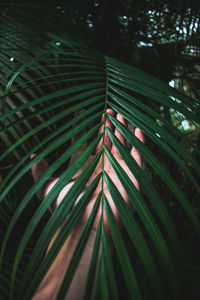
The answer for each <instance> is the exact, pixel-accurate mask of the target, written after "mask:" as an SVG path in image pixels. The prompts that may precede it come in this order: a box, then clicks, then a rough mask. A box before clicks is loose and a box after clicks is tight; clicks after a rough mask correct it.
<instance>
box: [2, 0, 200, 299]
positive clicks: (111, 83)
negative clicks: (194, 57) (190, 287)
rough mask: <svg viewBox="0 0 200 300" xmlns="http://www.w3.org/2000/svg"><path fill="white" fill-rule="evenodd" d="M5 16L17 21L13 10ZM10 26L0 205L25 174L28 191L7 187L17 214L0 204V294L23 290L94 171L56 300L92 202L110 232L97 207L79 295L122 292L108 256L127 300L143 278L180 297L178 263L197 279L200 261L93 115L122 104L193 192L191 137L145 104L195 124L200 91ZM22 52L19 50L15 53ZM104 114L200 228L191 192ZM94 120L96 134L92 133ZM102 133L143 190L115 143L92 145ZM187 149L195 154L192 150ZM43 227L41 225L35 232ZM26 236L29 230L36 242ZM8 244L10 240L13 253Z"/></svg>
mask: <svg viewBox="0 0 200 300" xmlns="http://www.w3.org/2000/svg"><path fill="white" fill-rule="evenodd" d="M37 7H38V6H37V5H36V6H35V8H34V5H33V7H32V8H31V6H30V7H29V5H27V7H26V9H25V10H24V11H23V14H24V18H25V20H26V24H27V26H29V25H30V23H31V20H29V19H28V18H27V17H28V16H30V11H31V9H33V8H34V9H37ZM29 9H30V10H29ZM16 12H17V13H18V14H20V7H19V10H18V9H16ZM55 17H56V14H55ZM13 21H14V23H15V22H16V24H18V22H17V18H16V19H15V20H14V19H13ZM29 22H30V23H29ZM48 24H50V20H46V24H43V25H42V24H40V23H38V24H35V29H33V31H34V30H35V31H34V32H40V30H41V28H43V29H44V28H46V27H45V26H47V28H48ZM4 25H5V24H4ZM16 26H18V25H16ZM17 28H18V27H17ZM4 29H5V27H4ZM9 30H10V34H9V35H8V36H7V37H5V39H4V43H5V45H6V47H7V48H8V47H11V48H13V49H14V48H15V51H14V50H13V51H14V52H13V53H14V54H15V56H16V60H17V66H15V67H14V68H12V67H11V66H10V65H8V64H7V63H6V62H5V59H4V58H5V57H7V58H8V54H7V53H6V52H5V51H2V54H1V55H0V59H1V61H2V62H3V69H2V70H3V71H2V73H1V78H2V80H1V81H2V86H1V95H2V97H1V115H0V121H1V129H0V138H1V142H2V145H3V148H2V149H3V151H2V152H1V153H0V161H1V163H4V162H8V161H12V162H14V163H13V168H12V169H11V170H9V171H8V172H6V175H5V176H4V177H3V179H2V180H1V195H0V202H1V205H2V207H3V205H5V207H6V203H7V204H9V205H11V206H12V198H13V195H14V191H15V190H16V189H17V188H19V189H20V187H21V186H22V182H23V181H24V180H25V179H26V178H28V182H29V183H28V187H27V190H26V189H23V188H21V191H20V194H19V195H18V196H17V197H16V195H15V197H16V207H15V209H13V211H14V212H12V209H11V210H9V211H10V212H11V213H10V215H9V216H6V218H5V214H4V209H2V210H0V222H1V223H3V224H4V227H3V228H5V227H7V228H6V229H5V231H4V232H1V237H2V247H1V252H0V265H1V269H2V270H4V271H3V272H2V273H1V274H0V279H1V280H2V282H3V286H2V288H1V290H0V292H2V294H3V295H4V298H5V299H9V297H10V299H27V300H28V299H31V297H32V296H33V294H34V292H35V291H36V289H37V287H38V286H39V283H40V281H41V280H42V278H43V277H44V276H45V274H46V273H47V271H48V269H49V268H50V266H51V264H52V262H53V261H54V259H55V257H56V255H57V254H58V252H59V250H60V249H61V247H62V246H63V244H64V242H65V241H66V239H67V237H68V236H69V235H70V233H71V232H72V230H73V228H74V227H75V226H76V225H77V224H78V222H79V220H80V218H81V216H82V214H83V213H84V210H85V208H86V207H87V205H88V203H89V202H90V200H91V198H92V196H93V193H94V191H95V189H96V186H97V184H98V182H99V180H102V182H104V183H103V184H102V189H101V192H100V194H99V196H98V199H97V201H96V203H95V205H94V208H93V210H92V212H91V215H90V217H89V219H88V221H87V223H86V225H85V227H84V230H83V232H82V235H81V237H80V239H79V241H78V244H77V247H76V249H75V252H74V255H73V257H72V259H71V262H70V265H69V268H68V270H67V272H66V274H65V278H64V281H63V284H62V286H61V289H60V291H59V293H58V296H57V299H63V297H64V295H65V293H66V292H67V290H68V288H69V285H70V283H71V281H72V279H73V276H74V274H75V271H76V268H77V266H78V263H79V261H80V259H81V256H82V254H83V251H84V249H85V247H87V241H88V237H89V235H90V231H91V228H92V224H93V222H94V219H95V217H96V214H97V210H98V206H99V205H100V206H101V209H102V212H103V210H105V213H106V216H107V219H108V224H109V227H110V233H111V234H110V236H109V237H108V234H107V232H106V229H105V227H104V223H103V215H102V214H101V216H100V219H99V223H98V229H97V233H96V239H95V243H94V248H93V254H92V258H91V261H90V268H89V274H88V277H87V278H88V281H87V285H86V290H85V299H90V298H92V296H94V297H96V298H98V294H99V295H101V296H102V299H110V298H112V299H120V292H121V291H120V287H119V284H118V276H117V274H116V273H115V271H116V268H117V267H116V265H117V266H118V268H119V269H120V271H121V274H122V277H123V282H124V285H125V286H126V287H127V290H128V293H129V297H130V299H143V298H144V297H145V296H144V295H145V292H144V288H143V286H142V285H143V282H144V284H146V283H145V282H147V281H148V282H150V283H148V284H146V286H149V285H150V286H151V288H152V290H153V292H152V293H153V295H154V296H153V297H154V298H155V299H161V298H163V299H164V295H165V293H166V289H167V290H169V293H170V294H171V295H172V296H173V297H179V295H180V290H179V289H180V286H179V284H180V278H179V277H178V271H177V269H178V267H180V266H181V268H182V269H184V266H186V267H185V270H186V271H185V272H186V273H187V274H188V273H189V275H188V276H190V275H191V274H194V276H195V278H197V279H199V273H198V270H199V269H198V266H197V269H196V268H194V264H193V263H191V264H190V267H188V262H187V259H185V256H184V255H182V244H183V243H182V237H181V236H179V233H178V228H177V220H176V219H175V218H174V216H173V215H172V214H171V210H170V209H169V206H168V205H167V203H164V202H163V201H162V194H161V192H160V190H157V189H156V187H155V186H154V185H153V183H152V182H151V179H150V178H149V177H148V175H147V173H146V172H145V171H144V170H143V169H141V168H140V167H139V166H138V165H137V163H136V162H135V160H134V159H133V157H132V156H131V155H130V151H129V150H128V149H127V147H125V146H123V145H122V144H121V143H120V141H119V140H118V139H117V138H116V136H115V134H114V130H113V131H111V130H109V129H108V128H107V127H106V126H105V119H104V121H103V122H102V121H101V115H102V114H103V113H106V110H107V109H108V108H112V109H113V110H114V112H115V114H117V113H120V114H121V115H122V116H123V117H124V118H125V119H126V120H127V122H128V123H129V124H132V125H133V126H137V127H138V128H140V129H141V130H142V131H143V132H144V134H145V135H146V137H147V138H148V139H149V140H150V141H151V143H152V144H153V145H154V146H155V147H156V149H160V151H161V152H162V153H164V154H163V155H165V157H167V158H169V159H171V160H172V161H173V165H174V168H178V169H179V170H181V172H182V173H183V174H184V176H185V177H186V178H187V180H188V182H189V183H190V184H191V186H192V188H194V189H195V193H197V195H199V194H200V188H199V184H198V179H197V176H198V174H199V173H200V166H199V164H198V158H197V156H196V157H193V156H192V155H191V154H190V153H189V152H188V151H187V149H186V146H185V145H188V146H190V147H194V144H193V142H192V141H191V140H189V139H188V138H187V137H186V136H185V135H184V133H182V132H181V131H179V130H178V129H177V128H176V127H174V126H173V124H172V123H171V122H170V121H169V120H166V119H165V118H164V117H163V116H161V115H160V114H159V112H158V111H156V110H154V109H153V107H156V106H159V105H163V106H165V107H167V108H173V109H174V110H176V111H178V112H180V113H181V114H183V115H184V116H185V117H187V119H188V120H191V121H193V122H199V116H198V115H197V110H198V107H199V103H198V101H197V100H195V99H190V98H189V97H187V96H185V95H183V94H181V93H179V92H178V91H177V90H175V89H172V88H171V87H169V86H168V85H167V84H165V83H164V82H162V81H161V80H159V79H157V78H155V77H153V76H150V75H148V74H146V73H144V72H143V71H141V70H138V69H136V68H134V67H132V66H130V65H127V64H125V63H123V62H121V61H119V60H116V59H114V58H111V57H108V56H103V55H101V54H100V53H98V52H96V51H93V50H90V49H88V48H87V46H86V45H84V44H83V43H82V42H79V41H77V39H75V38H69V37H68V36H67V35H66V36H65V35H62V34H61V35H59V34H52V33H49V32H48V31H47V30H46V31H45V30H44V33H43V34H42V33H40V35H39V36H40V38H41V37H42V38H44V39H46V40H47V41H48V42H47V43H46V44H45V46H44V47H40V44H39V43H38V40H37V38H35V39H34V38H33V43H34V47H33V49H32V50H30V48H28V47H26V46H25V45H24V44H20V42H19V40H17V38H16V37H15V36H14V35H12V34H11V32H12V30H11V29H9ZM9 30H8V31H9ZM41 32H42V31H41ZM39 36H38V38H39ZM1 38H2V37H1ZM40 38H39V39H40ZM55 41H60V43H61V44H62V47H61V48H60V49H58V48H57V47H56V46H55ZM24 42H26V41H25V40H24ZM25 44H26V43H25ZM16 49H18V50H16ZM23 53H25V54H26V55H22V54H23ZM14 54H13V55H14ZM4 69H5V70H4ZM152 103H153V105H152ZM82 109H84V111H81V113H80V114H78V115H76V116H75V115H74V112H77V111H80V110H82ZM106 115H107V117H108V118H109V119H110V121H111V122H112V124H113V128H117V129H118V130H119V131H120V132H121V133H122V134H123V136H124V137H125V138H126V140H127V141H128V142H129V143H130V145H132V146H134V147H135V148H136V149H137V150H138V151H139V152H140V153H141V155H142V157H143V159H144V160H145V161H146V162H147V163H148V165H149V166H150V167H151V168H152V170H153V171H152V172H154V174H155V176H156V177H157V178H158V180H159V182H160V184H162V186H163V187H164V189H166V191H168V192H169V194H170V197H173V201H174V202H175V203H178V204H176V205H177V206H178V207H179V209H180V210H181V212H182V213H183V214H185V216H186V217H185V219H186V222H187V224H189V225H188V226H191V231H193V230H195V231H194V232H195V234H194V235H195V237H196V236H199V234H200V223H199V219H198V217H197V215H196V213H195V211H194V209H193V206H192V203H190V202H191V201H190V199H189V196H188V195H185V194H184V191H182V190H181V187H180V186H179V184H178V182H176V178H174V176H173V174H171V172H170V170H168V169H167V166H166V165H164V164H163V163H162V162H161V161H160V160H159V158H158V157H157V155H155V153H153V150H152V149H150V147H149V146H148V145H144V144H143V143H141V142H140V141H139V140H138V139H137V138H136V137H135V136H134V134H133V133H132V132H131V131H130V130H129V129H128V128H127V127H125V126H123V125H122V124H121V123H120V122H119V121H117V120H116V118H115V117H112V116H111V115H109V114H107V113H106ZM102 124H103V127H104V129H103V133H102V134H98V132H99V129H100V127H101V126H102ZM84 129H86V133H85V134H83V135H82V136H81V137H80V138H79V139H78V140H77V141H76V142H75V143H74V144H73V145H71V138H72V137H75V136H76V135H77V134H78V133H79V134H80V133H81V132H82V131H83V130H84ZM106 132H107V133H108V135H109V137H110V139H111V141H112V143H113V144H114V145H115V147H116V149H117V151H118V152H119V154H120V156H121V157H122V158H123V160H124V161H125V162H126V164H127V165H128V166H129V168H130V171H131V172H132V173H133V174H134V176H135V177H136V179H137V181H138V183H139V184H140V186H141V193H139V192H138V191H137V189H136V187H135V186H134V184H133V183H132V182H131V180H130V179H129V177H128V176H127V174H126V173H125V172H124V170H123V169H122V167H121V166H120V164H119V163H118V162H117V160H116V159H115V157H114V156H113V155H112V153H111V151H110V150H109V149H107V148H106V146H105V143H103V146H102V151H101V152H100V153H98V154H94V153H95V148H96V146H97V144H98V142H99V141H100V139H101V138H103V141H104V136H105V133H106ZM180 140H183V141H184V145H183V143H182V144H180V142H179V141H180ZM85 142H88V145H87V147H86V148H85V150H84V152H83V153H82V154H81V156H80V157H79V158H78V159H77V160H76V161H75V162H74V163H73V164H72V165H70V166H68V164H69V160H70V157H71V156H72V155H73V154H75V153H76V151H77V150H78V149H79V148H80V147H81V146H83V145H84V144H85ZM195 151H196V153H197V154H198V155H199V150H198V149H196V150H195ZM32 153H37V156H36V157H35V158H34V159H32V160H30V159H29V157H30V154H32ZM90 155H94V158H93V160H92V161H91V163H90V164H89V165H88V166H87V167H86V168H85V169H84V171H83V173H82V174H81V175H80V177H78V178H77V179H76V180H75V183H74V185H73V186H72V188H71V189H70V190H69V192H68V193H67V194H66V196H65V198H64V199H63V201H62V203H61V204H60V205H59V206H58V208H57V209H56V210H55V212H54V214H53V215H52V216H49V214H48V213H47V212H48V208H49V206H50V205H51V203H53V201H54V200H55V198H56V197H57V196H58V194H59V193H60V191H61V190H62V189H63V188H64V187H65V186H66V184H67V183H68V182H69V181H70V180H71V179H72V177H73V176H74V175H75V174H76V172H77V171H78V170H79V169H80V168H81V167H82V166H83V165H84V163H85V162H86V161H87V159H88V157H89V156H90ZM104 155H106V157H107V159H108V160H109V162H110V164H111V166H112V168H113V169H114V171H115V173H116V174H117V176H118V178H119V180H120V181H121V184H122V185H123V187H124V189H125V190H126V192H127V194H128V195H129V198H130V200H131V202H132V203H133V206H134V208H135V211H136V212H135V214H132V213H131V211H130V209H129V207H128V206H127V204H126V202H125V201H124V199H123V197H122V195H121V194H120V192H119V190H118V187H117V186H116V184H115V182H113V180H112V178H110V177H109V174H107V173H106V172H105V170H104ZM44 157H47V158H48V159H49V161H50V162H51V163H50V167H49V169H48V170H47V171H46V172H45V173H44V174H43V176H42V177H41V178H40V179H39V180H38V182H37V183H35V184H33V182H32V179H31V176H30V169H31V168H32V166H33V165H34V164H35V163H36V162H38V161H39V160H40V159H42V158H44ZM52 157H53V159H52ZM101 157H102V158H103V159H102V169H101V172H100V173H99V174H98V175H97V176H96V178H95V179H94V181H93V182H92V183H91V186H89V187H88V188H87V189H86V190H85V192H84V194H83V196H82V198H81V201H80V202H79V203H78V204H77V205H76V206H75V208H74V209H72V207H73V204H74V203H75V201H76V199H77V197H78V196H79V195H80V193H81V192H82V191H83V189H84V187H85V185H86V183H87V182H88V180H89V178H90V177H91V175H92V173H93V171H94V169H95V167H96V166H97V163H98V161H99V159H100V158H101ZM60 172H63V174H62V175H61V176H60V178H59V180H58V181H57V183H56V184H55V186H54V187H53V189H52V190H51V191H50V193H49V194H48V195H47V196H46V197H45V199H44V201H42V202H41V203H39V204H35V205H36V207H35V208H33V207H34V203H35V202H36V201H37V200H36V197H35V195H36V193H37V192H38V190H39V189H40V188H41V187H42V186H43V184H44V183H45V182H46V180H47V179H48V178H49V177H50V176H59V175H57V174H59V173H60ZM104 184H105V185H106V186H107V188H108V190H109V192H110V194H111V196H112V198H113V201H114V203H115V205H116V208H117V210H118V213H119V216H120V218H121V221H122V223H123V230H124V232H125V233H126V234H127V236H128V239H129V242H128V243H127V242H126V239H125V236H123V234H122V229H121V228H120V226H119V224H118V223H117V222H116V220H115V217H114V215H113V212H112V209H111V208H110V204H109V201H108V200H107V199H106V197H105V194H104V191H103V185H104ZM30 207H31V208H32V211H31V216H30V218H29V220H28V223H27V224H26V228H24V229H23V230H22V234H21V236H20V238H18V239H17V241H16V244H15V243H14V242H13V234H14V233H15V230H17V228H18V224H19V222H20V220H21V219H23V217H24V216H25V215H26V213H27V210H28V209H29V208H30ZM1 211H2V213H1ZM68 213H71V214H70V217H69V218H68V219H67V221H66V222H65V224H64V226H63V227H62V230H61V231H60V233H59V235H58V237H57V238H56V240H55V242H54V244H53V246H52V248H51V249H50V251H49V252H48V254H47V255H46V256H45V253H46V249H47V247H48V245H49V243H50V241H51V239H52V238H53V236H54V234H55V232H56V231H57V229H58V228H59V226H60V225H61V224H62V222H63V220H64V219H65V217H66V215H67V214H68ZM5 224H7V226H5ZM41 224H42V225H41ZM40 225H41V226H42V230H41V232H39V233H38V228H39V226H40ZM34 239H36V240H35V242H34V243H33V242H32V241H33V240H34ZM109 239H112V243H113V247H114V252H115V254H116V255H115V257H114V258H113V256H112V255H111V254H112V247H111V246H110V242H109ZM13 245H14V249H15V250H13V251H10V248H11V247H12V246H13ZM130 249H132V253H133V254H134V259H135V261H138V265H139V266H140V270H139V271H138V268H137V264H136V263H135V262H134V261H133V257H132V255H133V254H131V252H130ZM44 256H45V257H44ZM177 266H178V267H177ZM141 270H142V271H141ZM188 270H189V271H188ZM141 272H142V276H141ZM98 280H99V281H100V282H98ZM164 281H167V284H164V283H163V282H164Z"/></svg>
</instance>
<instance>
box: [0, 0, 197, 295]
mask: <svg viewBox="0 0 200 300" xmlns="http://www.w3.org/2000/svg"><path fill="white" fill-rule="evenodd" d="M30 16H31V18H30ZM199 19H200V7H199V2H198V1H194V0H193V1H186V0H179V1H172V0H168V1H159V0H135V1H132V0H126V1H125V0H124V1H119V0H116V1H112V0H102V1H98V0H90V1H88V0H87V1H86V0H82V1H81V0H77V1H75V0H68V1H66V0H57V1H56V0H55V1H45V0H44V1H1V4H0V21H1V25H0V77H1V82H0V84H1V86H0V96H2V95H3V94H5V91H6V90H7V89H8V85H7V83H8V82H9V79H10V78H11V76H12V74H13V73H14V72H15V70H17V69H18V68H19V67H20V66H21V64H22V63H26V62H27V61H28V60H29V59H30V58H32V57H33V56H34V55H35V53H38V54H41V55H42V50H47V49H56V50H58V49H64V48H65V47H66V46H67V47H68V46H71V47H73V44H71V45H66V44H65V39H64V37H66V36H68V37H73V39H72V40H76V42H74V43H76V45H75V46H76V47H80V49H83V51H84V49H85V51H86V48H85V45H87V47H88V48H89V49H90V50H91V49H93V51H94V53H96V50H98V51H99V52H100V53H102V54H104V55H108V56H112V57H114V58H117V59H120V60H122V61H124V62H126V63H128V64H130V65H132V66H135V67H137V68H139V69H141V70H143V71H145V72H147V73H149V74H151V75H154V76H156V77H158V78H159V79H161V80H163V81H164V82H166V83H168V84H169V85H170V86H172V87H175V88H176V89H178V90H179V91H181V92H182V93H184V94H186V95H188V96H189V97H191V98H193V99H196V100H198V101H199V100H200V22H199ZM58 36H59V37H60V38H59V39H57V37H58ZM62 37H63V39H62ZM53 59H55V61H56V59H57V57H56V55H55V57H54V58H53ZM47 68H48V65H47ZM51 71H52V70H51ZM52 75H53V71H52ZM34 76H35V75H34V74H33V72H32V71H31V70H30V78H34ZM54 79H55V80H56V78H54ZM26 81H27V90H28V87H29V86H34V82H31V81H30V82H29V83H28V77H27V78H26ZM12 88H14V89H16V91H17V92H18V93H20V90H17V88H18V87H17V83H16V86H15V85H14V86H13V87H12ZM41 89H42V90H43V91H47V87H46V86H45V85H44V86H42V85H41ZM48 89H49V87H48ZM32 90H33V94H27V97H30V99H31V98H33V97H34V95H37V96H40V90H39V88H36V89H35V90H34V89H32ZM53 90H56V83H55V85H53V84H52V90H51V91H53ZM27 93H28V92H27ZM172 100H173V101H175V102H176V101H179V100H177V99H176V98H174V97H173V98H172ZM9 101H10V102H9V103H8V105H9V106H10V107H12V100H11V99H10V100H9ZM144 101H145V100H144ZM3 103H4V102H3V101H1V113H4V112H5V110H4V109H5V107H4V104H3ZM148 105H149V106H151V108H152V109H153V110H154V111H156V112H157V113H159V114H160V115H161V116H162V117H164V118H165V119H167V120H168V121H169V122H170V123H171V124H173V125H174V126H176V127H177V128H178V129H179V130H180V131H182V132H184V134H185V135H186V136H187V137H188V138H189V139H190V140H191V142H192V143H191V144H190V146H188V145H187V146H186V147H187V150H188V151H189V152H190V153H191V154H192V155H193V156H194V157H195V159H196V160H197V161H198V162H199V161H200V160H199V156H197V153H196V152H195V151H196V150H195V149H198V148H199V146H200V124H198V123H196V122H190V121H189V120H187V118H186V117H185V116H184V115H183V114H181V113H179V112H177V111H175V110H174V109H172V108H169V107H167V106H166V107H164V106H162V105H160V103H159V102H153V101H152V102H151V101H149V104H148ZM198 112H200V106H198V107H197V113H198ZM159 122H160V121H159V120H158V123H159ZM48 130H49V131H53V126H52V127H51V126H49V128H48ZM9 138H10V141H9V140H6V138H4V143H3V144H2V145H1V152H2V153H3V151H5V149H6V148H7V147H9V145H10V144H9V143H12V135H11V136H10V137H9ZM33 142H34V143H35V142H36V141H33ZM178 142H179V143H180V144H182V145H184V144H185V141H184V139H181V138H180V140H179V141H178ZM147 145H148V146H149V147H151V149H152V152H153V153H154V154H156V156H157V158H159V160H160V161H161V163H162V164H163V165H166V166H168V169H169V170H170V171H171V172H170V173H171V175H172V177H173V178H176V181H177V182H178V184H179V186H180V187H181V189H182V191H183V192H184V194H185V195H186V196H188V198H189V199H190V200H191V204H192V206H193V208H194V210H195V211H196V213H197V215H198V217H200V203H199V198H198V197H197V195H196V192H195V188H194V187H193V186H191V184H190V183H188V180H187V178H186V177H185V174H184V173H183V172H182V171H181V170H180V169H178V168H176V169H174V164H173V161H172V160H171V159H170V158H169V156H167V155H165V153H164V152H162V151H161V150H160V149H159V148H158V147H156V144H153V143H152V142H151V141H150V140H148V139H147ZM24 147H25V148H24V151H25V152H26V151H27V149H29V148H30V147H31V145H24ZM21 155H22V154H21V153H18V154H17V153H16V154H15V156H13V157H12V158H10V159H9V161H7V160H4V161H3V163H2V165H1V166H0V182H1V181H2V179H3V178H4V177H5V176H6V174H7V173H8V171H9V170H10V168H12V166H13V165H14V164H15V163H16V157H17V156H19V157H20V156H21ZM58 156H59V152H57V153H54V154H53V155H52V157H51V156H50V157H49V161H50V162H53V161H54V160H55V157H58ZM144 164H145V169H146V172H147V174H148V175H149V177H150V178H151V181H152V183H153V184H154V186H156V188H157V190H158V191H160V192H161V194H162V199H163V202H164V203H165V204H166V206H167V207H168V209H169V211H170V214H171V215H172V216H173V217H174V220H175V222H177V228H178V232H179V235H180V236H181V235H182V236H183V240H184V236H185V234H186V232H187V241H186V240H184V243H185V244H184V245H185V257H186V260H187V257H188V261H189V262H188V268H190V269H188V273H187V274H186V273H184V276H185V278H184V279H183V295H184V292H185V290H184V280H185V282H186V281H191V286H192V287H193V288H191V290H190V291H189V292H188V291H187V295H189V293H191V295H192V296H191V299H192V297H193V298H194V299H195V297H197V298H196V299H198V297H199V287H198V283H199V279H200V274H199V272H197V271H196V270H197V269H198V267H199V266H200V259H199V257H198V255H199V253H198V251H197V249H199V248H198V247H197V248H196V249H195V248H193V249H192V250H191V249H190V248H189V247H188V245H189V244H190V241H193V239H194V235H195V234H194V232H193V230H192V229H191V227H190V226H191V225H190V224H189V223H188V222H187V221H186V220H185V214H184V213H183V212H182V210H180V209H179V206H178V205H177V202H176V201H175V199H174V195H173V194H171V195H170V194H169V190H165V189H164V187H163V186H162V184H160V181H158V177H157V176H156V175H155V174H154V171H153V170H152V169H151V168H150V167H149V166H148V164H147V163H144ZM191 172H193V171H192V170H191ZM195 176H196V177H197V176H198V175H197V174H196V173H195ZM26 180H27V185H26V183H24V182H23V186H24V188H25V189H26V187H27V186H28V185H30V182H31V177H30V178H26ZM198 180H200V178H198V177H197V182H198ZM27 189H28V188H27ZM20 193H21V191H20V189H19V190H15V195H14V194H11V195H10V196H11V197H13V200H14V201H13V202H12V204H10V203H9V202H6V203H4V204H3V206H1V207H0V213H1V227H0V228H1V229H0V231H1V236H2V235H3V232H4V228H5V227H6V224H7V223H8V221H9V219H10V216H11V215H12V214H13V211H14V210H15V207H17V205H18V199H19V198H20V196H19V197H18V199H16V194H18V195H20ZM23 193H24V191H23ZM169 198H170V200H169ZM35 201H36V202H35V204H34V202H33V204H32V206H33V207H31V209H33V210H34V209H35V208H34V205H35V206H37V199H35ZM31 209H30V208H27V210H26V211H25V213H24V216H23V221H21V222H22V224H21V225H20V224H19V228H20V230H19V231H16V236H17V235H20V234H21V230H22V231H23V227H24V224H26V220H25V219H24V217H25V218H26V219H27V222H28V220H29V216H30V215H31V214H32V211H31ZM45 218H47V219H48V213H47V215H46V216H45ZM45 218H44V220H43V222H44V223H45V222H46V219H45ZM20 226H21V227H20ZM39 226H43V225H42V224H39ZM35 239H37V234H35ZM16 240H17V238H16ZM14 242H15V241H13V248H11V249H10V251H11V254H9V255H10V256H9V257H11V256H12V251H13V252H15V250H14V249H15V247H14ZM32 243H33V244H34V239H33V240H32ZM29 246H30V249H31V245H29ZM30 251H31V250H30ZM27 255H28V254H27ZM193 260H194V263H193ZM25 262H26V258H25V260H24V261H23V263H25ZM8 263H11V262H8ZM189 263H190V265H189ZM191 266H193V267H192V269H191ZM138 269H139V266H138ZM180 272H181V270H180ZM19 278H20V277H19ZM4 284H5V283H4ZM5 286H6V285H5ZM188 299H189V298H188Z"/></svg>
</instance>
